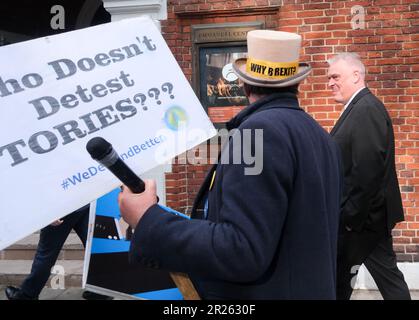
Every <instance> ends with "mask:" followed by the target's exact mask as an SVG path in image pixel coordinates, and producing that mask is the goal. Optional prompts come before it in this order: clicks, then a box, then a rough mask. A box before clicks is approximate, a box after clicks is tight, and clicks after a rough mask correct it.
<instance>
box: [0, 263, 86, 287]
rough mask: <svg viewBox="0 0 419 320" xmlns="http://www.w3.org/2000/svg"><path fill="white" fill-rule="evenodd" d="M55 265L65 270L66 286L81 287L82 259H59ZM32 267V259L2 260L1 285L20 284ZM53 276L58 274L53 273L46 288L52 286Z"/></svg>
mask: <svg viewBox="0 0 419 320" xmlns="http://www.w3.org/2000/svg"><path fill="white" fill-rule="evenodd" d="M55 266H59V267H58V268H59V270H63V271H64V287H65V288H70V287H79V288H80V287H81V285H82V277H83V261H82V260H57V262H56V264H55ZM31 267H32V260H0V285H16V286H19V285H20V284H21V283H22V281H23V280H24V279H25V278H26V276H27V275H28V274H29V273H30V271H31ZM58 268H57V269H58ZM53 277H57V275H55V274H53V275H51V276H50V278H49V279H48V281H47V284H46V288H51V280H52V279H53ZM55 279H57V278H55ZM54 283H56V281H54ZM59 283H62V282H59Z"/></svg>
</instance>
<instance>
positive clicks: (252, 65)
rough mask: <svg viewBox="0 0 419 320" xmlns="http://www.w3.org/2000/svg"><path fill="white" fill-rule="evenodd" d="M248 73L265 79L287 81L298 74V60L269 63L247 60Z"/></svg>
mask: <svg viewBox="0 0 419 320" xmlns="http://www.w3.org/2000/svg"><path fill="white" fill-rule="evenodd" d="M246 71H247V73H249V74H251V75H253V76H255V77H258V78H264V79H276V80H277V79H286V78H289V77H292V76H293V75H295V74H296V73H297V72H298V60H297V61H293V62H269V61H263V60H255V59H252V58H248V59H247V63H246Z"/></svg>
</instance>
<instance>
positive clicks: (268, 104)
mask: <svg viewBox="0 0 419 320" xmlns="http://www.w3.org/2000/svg"><path fill="white" fill-rule="evenodd" d="M273 108H288V109H295V110H299V111H303V109H301V108H300V106H299V104H298V99H297V95H296V94H294V93H289V92H279V93H274V94H271V95H269V96H266V97H264V98H262V99H260V100H258V101H256V102H255V103H252V104H251V105H249V106H247V107H246V108H244V109H243V110H242V111H240V112H239V113H238V114H237V115H236V116H235V117H234V118H232V119H231V120H230V121H229V122H227V129H228V130H232V129H234V128H237V127H239V126H240V124H242V123H243V122H244V121H245V120H246V119H248V118H249V117H250V116H251V115H254V114H255V113H257V112H259V111H262V110H268V109H273ZM218 160H219V159H218ZM216 168H217V164H215V165H213V166H212V168H211V169H210V170H209V172H208V173H207V176H206V178H205V180H204V182H203V183H202V185H201V188H200V189H199V191H198V194H197V195H196V197H195V201H194V204H193V207H192V213H191V217H192V218H197V217H200V213H199V212H198V210H200V209H202V208H201V207H202V206H203V202H204V200H205V195H206V194H207V193H208V190H209V185H210V183H211V179H212V175H213V173H214V171H215V170H216Z"/></svg>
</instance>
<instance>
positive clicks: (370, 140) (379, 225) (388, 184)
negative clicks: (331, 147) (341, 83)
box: [331, 88, 404, 232]
mask: <svg viewBox="0 0 419 320" xmlns="http://www.w3.org/2000/svg"><path fill="white" fill-rule="evenodd" d="M331 135H332V137H333V138H334V139H335V141H336V142H337V143H338V145H339V147H340V150H341V154H342V162H343V167H344V193H343V199H342V205H341V206H342V219H343V220H342V222H343V224H344V225H346V226H348V227H350V228H352V229H354V230H356V231H361V230H364V229H367V230H374V231H382V230H385V231H386V232H391V229H393V227H394V225H395V224H396V223H397V222H399V221H402V220H403V219H404V216H403V207H402V201H401V196H400V190H399V184H398V181H397V174H396V169H395V160H394V158H395V156H394V133H393V126H392V123H391V119H390V117H389V115H388V113H387V111H386V109H385V107H384V105H383V104H382V103H381V101H380V100H378V99H377V98H376V97H375V96H374V95H373V94H372V93H371V91H370V90H369V89H368V88H364V89H362V90H361V91H360V92H359V93H358V94H357V95H356V96H355V97H354V98H353V100H352V101H351V103H350V104H349V106H348V107H347V108H346V110H345V111H344V112H343V113H342V116H341V117H340V118H339V120H338V122H337V123H336V125H335V127H334V128H333V130H332V132H331Z"/></svg>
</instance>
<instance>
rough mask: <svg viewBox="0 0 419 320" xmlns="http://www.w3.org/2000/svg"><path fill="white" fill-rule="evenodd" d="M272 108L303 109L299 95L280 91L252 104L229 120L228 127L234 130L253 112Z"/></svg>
mask: <svg viewBox="0 0 419 320" xmlns="http://www.w3.org/2000/svg"><path fill="white" fill-rule="evenodd" d="M272 108H288V109H296V110H300V111H302V109H301V108H300V106H299V104H298V99H297V95H296V94H295V93H291V92H278V93H274V94H271V95H268V96H266V97H263V98H262V99H259V100H258V101H256V102H254V103H252V104H250V105H249V106H247V107H246V108H244V109H243V110H242V111H240V112H239V113H238V114H237V115H236V116H235V117H234V118H232V119H231V120H230V121H229V122H227V125H226V126H227V129H228V130H232V129H234V128H237V127H239V126H240V124H242V123H243V122H244V121H245V120H246V119H247V118H249V117H250V116H251V115H252V114H255V113H257V112H259V111H262V110H267V109H272Z"/></svg>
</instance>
